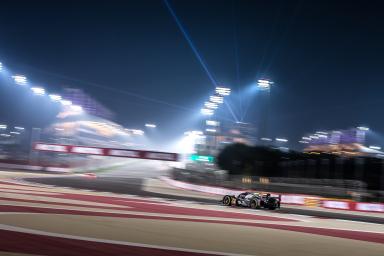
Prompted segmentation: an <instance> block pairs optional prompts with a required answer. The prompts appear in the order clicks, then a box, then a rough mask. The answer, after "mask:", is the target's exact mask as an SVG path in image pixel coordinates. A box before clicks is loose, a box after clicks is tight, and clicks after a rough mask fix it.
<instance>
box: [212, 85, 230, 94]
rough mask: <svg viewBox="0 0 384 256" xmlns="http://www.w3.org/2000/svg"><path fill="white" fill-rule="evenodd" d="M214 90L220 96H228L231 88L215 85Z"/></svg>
mask: <svg viewBox="0 0 384 256" xmlns="http://www.w3.org/2000/svg"><path fill="white" fill-rule="evenodd" d="M215 92H216V93H217V94H219V95H221V96H228V95H230V94H231V89H230V88H227V87H216V90H215Z"/></svg>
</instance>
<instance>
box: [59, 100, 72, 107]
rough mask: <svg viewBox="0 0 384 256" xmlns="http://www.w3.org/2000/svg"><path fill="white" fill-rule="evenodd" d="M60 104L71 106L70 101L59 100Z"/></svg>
mask: <svg viewBox="0 0 384 256" xmlns="http://www.w3.org/2000/svg"><path fill="white" fill-rule="evenodd" d="M60 103H61V104H62V105H63V106H71V105H72V101H70V100H61V101H60Z"/></svg>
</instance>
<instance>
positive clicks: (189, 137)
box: [175, 131, 205, 154]
mask: <svg viewBox="0 0 384 256" xmlns="http://www.w3.org/2000/svg"><path fill="white" fill-rule="evenodd" d="M204 139H205V136H203V132H202V131H187V132H185V133H184V136H183V137H182V138H181V139H180V140H179V141H178V142H177V143H176V145H175V150H176V151H177V152H178V153H181V154H191V153H195V145H196V144H201V143H202V142H203V140H204Z"/></svg>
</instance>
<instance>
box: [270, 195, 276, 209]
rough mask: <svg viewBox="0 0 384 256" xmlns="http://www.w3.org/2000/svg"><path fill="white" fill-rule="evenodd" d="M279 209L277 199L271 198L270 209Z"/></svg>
mask: <svg viewBox="0 0 384 256" xmlns="http://www.w3.org/2000/svg"><path fill="white" fill-rule="evenodd" d="M276 208H277V201H276V199H275V198H270V199H269V200H268V209H269V210H275V209H276Z"/></svg>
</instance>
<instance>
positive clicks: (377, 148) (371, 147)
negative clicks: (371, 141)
mask: <svg viewBox="0 0 384 256" xmlns="http://www.w3.org/2000/svg"><path fill="white" fill-rule="evenodd" d="M369 148H370V149H375V150H380V149H381V147H379V146H369Z"/></svg>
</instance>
